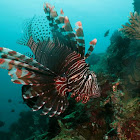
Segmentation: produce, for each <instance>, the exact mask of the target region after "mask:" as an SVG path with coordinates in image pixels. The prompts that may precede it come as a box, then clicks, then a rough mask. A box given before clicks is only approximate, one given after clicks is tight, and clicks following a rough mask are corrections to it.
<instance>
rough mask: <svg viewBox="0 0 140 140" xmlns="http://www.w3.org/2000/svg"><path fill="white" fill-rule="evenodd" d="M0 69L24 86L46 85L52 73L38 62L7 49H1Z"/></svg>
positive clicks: (13, 80)
mask: <svg viewBox="0 0 140 140" xmlns="http://www.w3.org/2000/svg"><path fill="white" fill-rule="evenodd" d="M0 68H3V69H7V70H8V74H9V75H10V76H11V78H12V82H14V83H17V84H23V85H36V84H39V83H44V82H45V81H46V78H47V75H50V76H54V75H53V74H52V73H51V71H50V70H49V69H47V68H45V67H44V66H43V65H41V64H39V63H38V62H37V61H35V60H33V59H31V58H29V57H27V56H25V55H22V54H20V53H18V52H15V51H12V50H10V49H7V48H2V47H0Z"/></svg>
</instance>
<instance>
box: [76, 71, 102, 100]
mask: <svg viewBox="0 0 140 140" xmlns="http://www.w3.org/2000/svg"><path fill="white" fill-rule="evenodd" d="M99 96H100V88H99V86H98V84H97V78H96V75H95V73H94V72H92V71H90V72H88V73H86V74H85V75H84V76H83V83H82V85H81V87H80V89H79V93H78V96H77V97H76V101H77V102H79V101H80V100H82V103H87V102H88V101H89V99H90V98H97V97H99Z"/></svg>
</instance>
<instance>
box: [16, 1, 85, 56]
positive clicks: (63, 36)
mask: <svg viewBox="0 0 140 140" xmlns="http://www.w3.org/2000/svg"><path fill="white" fill-rule="evenodd" d="M44 12H45V14H46V16H44V17H43V16H40V17H37V16H34V17H33V18H32V19H31V20H29V21H28V22H27V25H26V26H25V29H24V30H25V33H24V34H25V35H24V37H23V38H22V39H20V40H18V41H17V43H19V44H21V45H26V46H29V47H30V48H31V50H32V51H33V53H34V54H35V58H36V57H37V54H36V52H37V50H40V49H41V47H42V45H43V46H44V45H46V44H48V40H51V41H52V42H55V41H54V40H56V38H57V39H59V42H60V44H63V45H64V46H65V47H67V48H70V49H71V50H72V51H76V52H78V53H80V54H81V56H83V55H84V52H85V50H84V49H85V43H84V34H83V29H82V28H81V27H80V28H78V29H77V30H76V33H75V32H74V31H73V29H72V26H71V24H70V21H69V19H68V17H67V16H62V15H60V16H58V14H57V12H56V10H55V8H54V7H53V6H51V5H50V4H48V3H46V4H44ZM42 42H43V43H42ZM40 44H41V45H40ZM46 47H48V46H46Z"/></svg>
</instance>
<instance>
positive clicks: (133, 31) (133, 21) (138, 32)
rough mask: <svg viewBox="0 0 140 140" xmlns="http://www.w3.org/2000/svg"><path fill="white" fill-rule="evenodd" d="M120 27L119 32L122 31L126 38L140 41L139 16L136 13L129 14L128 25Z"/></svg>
mask: <svg viewBox="0 0 140 140" xmlns="http://www.w3.org/2000/svg"><path fill="white" fill-rule="evenodd" d="M122 27H123V28H121V29H120V31H122V32H123V34H124V35H125V36H126V37H128V38H130V39H137V40H140V15H139V14H138V13H137V12H135V13H132V12H131V13H130V17H129V23H126V24H125V25H122Z"/></svg>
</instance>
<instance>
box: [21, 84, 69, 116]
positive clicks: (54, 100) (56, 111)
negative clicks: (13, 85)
mask: <svg viewBox="0 0 140 140" xmlns="http://www.w3.org/2000/svg"><path fill="white" fill-rule="evenodd" d="M38 88H39V89H40V90H38V91H37V90H36V89H35V88H34V87H33V86H28V85H25V86H23V87H22V96H23V99H24V101H25V102H26V104H27V105H28V106H29V107H30V108H31V109H32V110H33V111H37V110H40V109H41V110H42V114H41V115H47V114H48V115H49V117H53V116H54V115H55V116H57V115H60V114H61V113H62V112H64V110H65V109H66V107H67V106H68V100H67V97H66V96H60V95H58V93H57V92H56V90H55V87H52V88H49V89H47V86H44V88H43V87H41V85H39V86H38ZM41 93H43V94H41Z"/></svg>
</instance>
